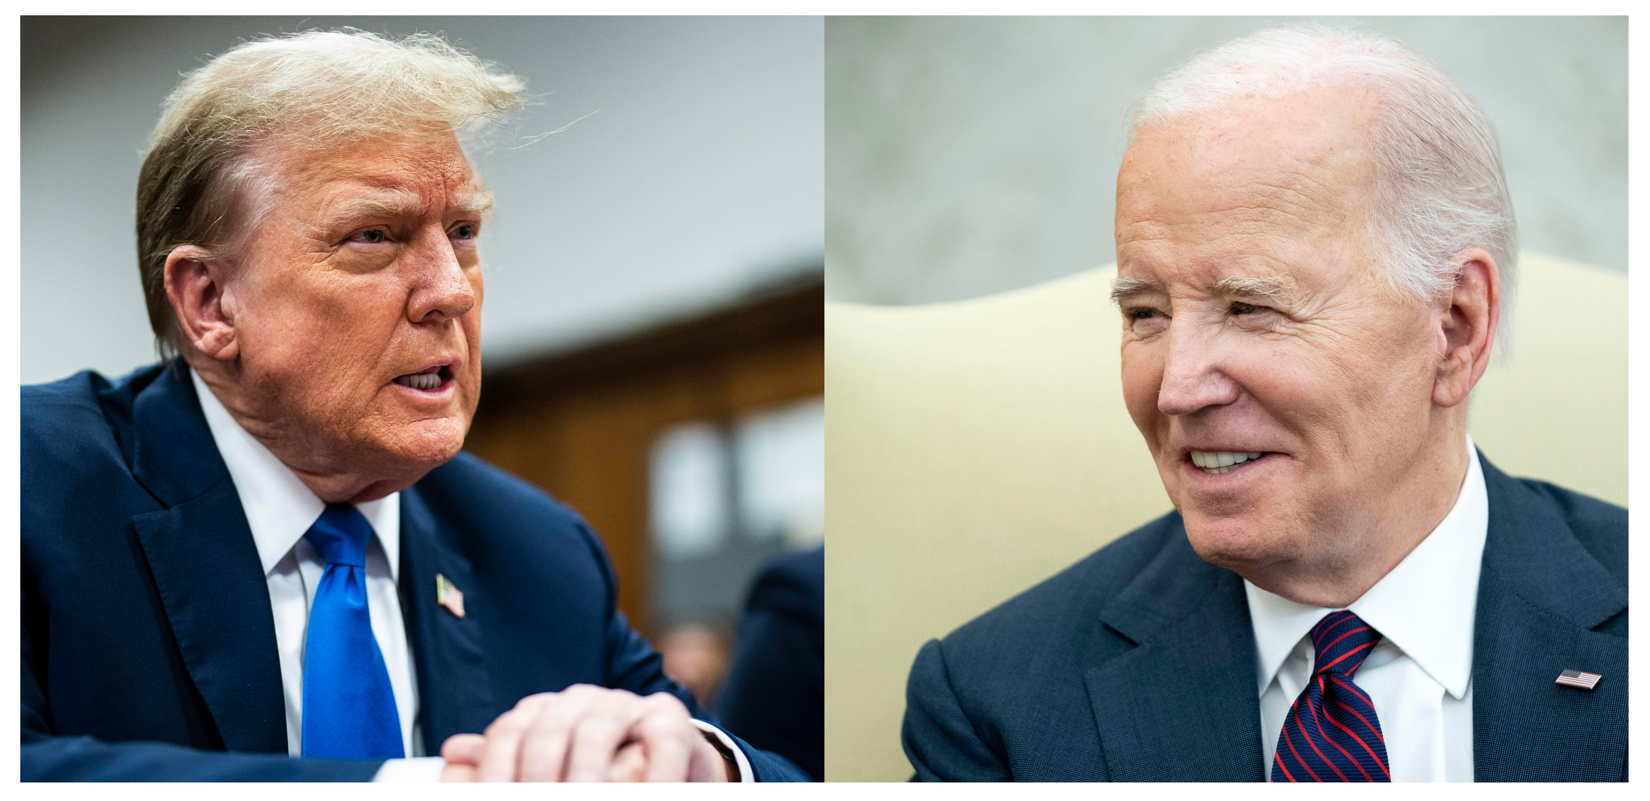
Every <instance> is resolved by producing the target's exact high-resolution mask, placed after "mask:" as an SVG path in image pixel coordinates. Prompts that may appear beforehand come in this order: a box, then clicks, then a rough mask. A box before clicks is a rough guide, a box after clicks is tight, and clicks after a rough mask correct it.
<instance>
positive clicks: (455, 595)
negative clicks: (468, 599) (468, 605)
mask: <svg viewBox="0 0 1650 801" xmlns="http://www.w3.org/2000/svg"><path fill="white" fill-rule="evenodd" d="M435 602H436V603H438V604H441V605H442V606H444V607H447V611H448V612H451V613H453V617H464V593H462V592H459V591H458V588H457V587H454V586H453V583H452V582H451V581H448V580H447V577H446V576H443V575H441V574H440V573H437V574H435Z"/></svg>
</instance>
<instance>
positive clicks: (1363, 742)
mask: <svg viewBox="0 0 1650 801" xmlns="http://www.w3.org/2000/svg"><path fill="white" fill-rule="evenodd" d="M1311 633H1312V647H1313V650H1314V651H1315V652H1316V654H1317V656H1316V658H1315V659H1314V660H1313V662H1312V677H1311V678H1310V679H1308V680H1307V682H1306V689H1304V690H1302V691H1301V694H1300V697H1298V698H1296V699H1295V705H1294V706H1292V707H1290V708H1289V715H1288V716H1287V717H1285V718H1284V719H1283V733H1282V734H1280V735H1279V736H1278V748H1277V751H1276V752H1275V753H1274V754H1273V758H1272V781H1275V782H1390V781H1392V774H1391V772H1390V771H1389V770H1388V769H1387V760H1386V740H1385V739H1384V738H1383V737H1382V735H1381V721H1380V719H1379V718H1377V717H1376V716H1375V705H1374V704H1373V703H1372V702H1371V701H1370V700H1369V694H1368V693H1366V692H1364V691H1363V690H1362V689H1359V687H1358V685H1356V684H1353V683H1352V674H1353V673H1356V672H1357V671H1358V668H1359V667H1361V666H1362V665H1363V663H1364V660H1365V659H1367V658H1369V652H1370V651H1373V650H1375V643H1377V642H1380V640H1381V633H1380V632H1378V631H1376V630H1375V629H1372V628H1370V627H1369V625H1368V624H1366V623H1364V622H1363V621H1362V620H1360V619H1359V618H1358V616H1357V615H1354V614H1352V613H1351V612H1348V611H1345V610H1342V611H1340V612H1331V613H1329V614H1327V615H1324V617H1323V619H1322V620H1320V621H1318V625H1316V626H1313V627H1312V632H1311Z"/></svg>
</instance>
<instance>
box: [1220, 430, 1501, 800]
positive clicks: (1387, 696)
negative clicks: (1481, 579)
mask: <svg viewBox="0 0 1650 801" xmlns="http://www.w3.org/2000/svg"><path fill="white" fill-rule="evenodd" d="M1467 453H1468V454H1469V456H1470V457H1471V458H1470V459H1469V460H1468V461H1469V465H1468V467H1467V477H1466V480H1465V481H1463V482H1462V484H1461V491H1460V493H1459V494H1458V495H1457V497H1456V500H1455V506H1454V507H1453V508H1451V509H1450V512H1449V514H1448V515H1446V516H1445V517H1444V520H1443V522H1441V523H1439V524H1438V527H1437V528H1435V529H1433V531H1432V534H1430V535H1429V536H1428V537H1427V538H1426V539H1424V540H1422V541H1421V544H1420V545H1417V546H1416V547H1415V550H1413V551H1411V552H1410V554H1409V555H1408V556H1406V557H1404V560H1403V561H1402V562H1399V563H1398V566H1397V567H1394V568H1393V569H1392V571H1391V572H1389V573H1387V574H1386V576H1384V577H1382V578H1381V580H1380V581H1378V582H1376V584H1375V586H1373V587H1370V588H1369V591H1368V592H1366V593H1364V594H1363V597H1361V598H1359V599H1358V600H1356V601H1353V602H1352V605H1351V606H1348V607H1347V608H1348V609H1350V610H1352V613H1353V614H1355V615H1357V616H1358V617H1360V618H1362V619H1363V621H1364V622H1365V623H1368V624H1369V625H1370V626H1372V627H1374V628H1375V630H1376V631H1379V632H1380V633H1381V640H1380V642H1379V643H1378V644H1377V645H1376V646H1375V648H1374V649H1373V650H1371V651H1370V654H1369V658H1368V659H1366V660H1365V661H1364V663H1363V666H1362V667H1360V668H1359V669H1358V672H1357V674H1356V675H1355V676H1354V677H1353V683H1355V684H1356V685H1357V686H1358V687H1360V688H1362V689H1363V691H1364V692H1366V693H1368V694H1369V697H1370V698H1371V699H1372V700H1373V701H1374V706H1375V714H1376V715H1378V716H1379V718H1380V725H1381V734H1382V737H1384V738H1385V740H1386V753H1387V762H1388V769H1389V770H1391V771H1392V780H1393V781H1395V782H1404V781H1409V782H1423V781H1452V782H1470V781H1472V636H1473V618H1474V615H1475V614H1476V610H1477V604H1478V570H1479V566H1480V564H1481V562H1482V559H1483V555H1484V538H1485V535H1486V534H1487V532H1488V530H1489V499H1488V496H1487V494H1486V493H1485V489H1484V473H1483V469H1482V468H1481V467H1479V464H1478V451H1477V450H1476V449H1475V448H1474V447H1473V444H1472V438H1471V437H1470V436H1469V437H1468V438H1467ZM1243 587H1244V591H1245V592H1246V593H1247V594H1248V597H1249V616H1250V619H1251V620H1252V621H1253V623H1254V629H1255V653H1256V658H1257V660H1258V662H1259V676H1260V687H1259V692H1260V732H1261V741H1262V742H1261V746H1262V748H1263V749H1264V753H1265V759H1266V761H1265V765H1266V776H1267V779H1268V780H1270V779H1271V776H1272V752H1273V751H1274V750H1275V749H1276V748H1277V745H1278V737H1279V736H1280V734H1281V733H1282V731H1283V721H1284V718H1285V717H1286V716H1287V715H1288V714H1289V708H1290V706H1291V705H1292V704H1294V702H1295V698H1296V697H1297V696H1298V695H1300V692H1301V689H1302V688H1304V687H1305V686H1306V682H1307V681H1308V680H1309V679H1310V677H1311V675H1312V660H1313V656H1314V652H1313V647H1312V638H1311V637H1310V636H1308V632H1309V630H1310V629H1311V628H1312V627H1313V626H1314V625H1316V624H1317V622H1318V621H1319V620H1321V619H1322V618H1323V616H1324V615H1327V614H1329V613H1330V612H1333V611H1336V610H1333V609H1324V608H1320V607H1312V606H1303V605H1301V604H1297V603H1295V602H1293V601H1290V600H1288V599H1285V598H1283V597H1280V596H1278V595H1274V594H1272V593H1270V592H1267V591H1266V590H1263V589H1261V588H1259V587H1256V586H1255V585H1253V584H1250V583H1249V582H1248V581H1244V582H1243Z"/></svg>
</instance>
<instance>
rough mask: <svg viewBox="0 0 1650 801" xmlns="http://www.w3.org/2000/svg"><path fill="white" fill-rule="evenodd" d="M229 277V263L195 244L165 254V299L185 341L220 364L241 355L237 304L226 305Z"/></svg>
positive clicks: (228, 303) (181, 246)
mask: <svg viewBox="0 0 1650 801" xmlns="http://www.w3.org/2000/svg"><path fill="white" fill-rule="evenodd" d="M228 275H229V266H228V265H227V264H225V263H224V262H223V261H221V260H219V259H215V258H213V257H212V255H211V254H210V253H208V252H207V251H206V250H205V249H204V248H200V247H197V246H195V245H179V246H177V247H175V248H172V252H171V253H169V254H167V255H166V275H165V282H166V297H167V299H169V300H170V301H171V302H172V312H173V313H174V314H176V315H177V318H178V328H179V329H180V330H181V331H182V332H183V338H184V339H185V340H187V341H188V342H189V344H191V345H193V346H195V350H198V351H200V352H201V355H203V356H206V357H207V358H209V359H216V360H218V361H221V362H227V361H233V360H234V359H235V357H236V356H238V355H240V346H239V343H238V342H237V341H236V338H235V313H234V303H233V302H225V291H224V290H225V282H226V281H227V279H228Z"/></svg>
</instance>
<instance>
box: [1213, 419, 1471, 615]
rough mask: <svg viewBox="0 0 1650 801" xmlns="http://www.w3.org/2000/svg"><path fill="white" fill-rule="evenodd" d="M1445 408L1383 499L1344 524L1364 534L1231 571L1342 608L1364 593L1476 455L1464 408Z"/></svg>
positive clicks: (1447, 504)
mask: <svg viewBox="0 0 1650 801" xmlns="http://www.w3.org/2000/svg"><path fill="white" fill-rule="evenodd" d="M1447 411H1448V412H1450V414H1448V415H1447V418H1446V419H1445V420H1442V421H1440V422H1441V425H1440V426H1439V428H1440V431H1439V433H1438V434H1437V435H1436V436H1435V437H1433V438H1431V439H1430V440H1429V442H1430V443H1432V444H1431V445H1429V446H1428V447H1427V448H1425V449H1424V450H1423V452H1422V453H1421V454H1420V455H1419V458H1417V459H1416V460H1415V461H1414V462H1412V463H1411V468H1410V469H1409V470H1408V471H1407V472H1406V473H1405V474H1404V476H1403V479H1402V480H1401V481H1400V482H1399V483H1398V484H1397V485H1396V486H1395V487H1394V489H1393V491H1392V492H1390V493H1388V494H1387V497H1388V499H1389V500H1388V502H1387V503H1386V504H1384V505H1383V506H1382V508H1380V509H1375V510H1360V511H1361V514H1359V515H1357V516H1355V517H1349V518H1347V519H1346V520H1345V521H1344V522H1343V525H1344V526H1345V527H1346V530H1347V531H1349V532H1355V531H1362V532H1363V534H1362V536H1357V537H1351V538H1348V539H1350V542H1348V543H1346V544H1345V546H1344V547H1341V548H1338V549H1333V550H1326V551H1323V552H1318V553H1312V554H1308V555H1305V556H1301V557H1293V558H1288V559H1282V560H1278V561H1275V562H1271V563H1266V564H1257V565H1245V566H1241V567H1240V566H1234V567H1233V569H1234V570H1235V571H1236V572H1237V573H1238V574H1239V575H1241V576H1243V577H1244V578H1245V579H1248V580H1249V582H1250V583H1252V584H1254V585H1255V586H1257V587H1260V588H1261V589H1264V590H1266V591H1268V592H1271V593H1274V594H1277V595H1280V596H1283V597H1284V598H1287V599H1289V600H1291V601H1294V602H1295V603H1298V604H1305V605H1307V606H1319V607H1325V608H1329V609H1342V608H1345V607H1347V606H1349V605H1351V604H1352V602H1353V601H1356V600H1358V599H1359V598H1361V597H1363V595H1364V593H1366V592H1368V591H1369V588H1371V587H1373V586H1375V584H1376V583H1377V582H1379V581H1380V580H1381V579H1383V578H1385V577H1386V574H1388V573H1390V572H1392V569H1393V568H1395V567H1397V566H1398V564H1399V563H1400V562H1402V561H1404V559H1405V557H1407V556H1409V554H1410V552H1411V551H1413V550H1415V548H1416V546H1418V545H1420V544H1421V543H1422V542H1423V541H1425V540H1426V538H1427V537H1428V536H1429V535H1431V534H1432V532H1433V531H1434V530H1436V529H1437V528H1438V525H1439V524H1440V523H1442V522H1443V521H1444V518H1445V517H1448V516H1449V513H1450V510H1451V509H1453V508H1454V507H1455V502H1456V499H1457V498H1459V497H1460V495H1461V486H1462V483H1463V482H1464V481H1465V480H1466V477H1467V469H1468V462H1467V460H1468V459H1471V458H1474V455H1473V454H1471V453H1469V452H1468V449H1467V446H1466V420H1465V416H1464V414H1455V412H1457V411H1458V410H1456V409H1450V410H1447ZM1459 411H1463V412H1464V410H1459ZM1330 540H1331V538H1329V537H1325V538H1323V541H1326V542H1327V541H1330Z"/></svg>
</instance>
